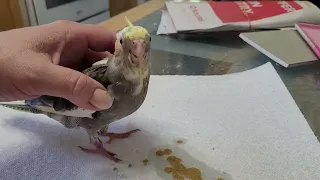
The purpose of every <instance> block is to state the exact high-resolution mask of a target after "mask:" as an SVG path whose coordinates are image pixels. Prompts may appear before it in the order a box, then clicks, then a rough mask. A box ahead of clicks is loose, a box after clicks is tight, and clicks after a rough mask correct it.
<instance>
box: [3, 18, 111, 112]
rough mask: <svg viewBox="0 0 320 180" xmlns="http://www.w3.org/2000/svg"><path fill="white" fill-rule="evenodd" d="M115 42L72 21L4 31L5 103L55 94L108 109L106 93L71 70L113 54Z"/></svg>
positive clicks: (104, 32) (105, 33)
mask: <svg viewBox="0 0 320 180" xmlns="http://www.w3.org/2000/svg"><path fill="white" fill-rule="evenodd" d="M115 40H116V36H115V33H114V32H111V31H108V30H106V29H104V28H102V27H99V26H97V25H87V24H80V23H75V22H71V21H56V22H53V23H50V24H46V25H41V26H35V27H27V28H21V29H14V30H10V31H5V32H0V101H16V100H26V99H32V98H36V97H39V96H41V95H50V96H57V97H63V98H65V99H68V100H70V101H71V102H72V103H74V104H76V105H78V106H79V107H82V108H86V109H91V110H98V109H107V108H109V107H110V106H111V105H112V98H111V97H110V96H109V94H108V93H107V91H106V88H105V87H103V86H102V85H101V84H100V83H99V82H97V81H95V80H94V79H92V78H90V77H88V76H86V75H84V74H82V73H80V72H78V71H75V70H72V69H81V68H83V67H84V66H88V65H91V64H92V63H94V62H96V61H99V60H101V59H103V58H104V57H106V56H107V55H108V54H109V55H110V53H107V52H106V51H108V52H111V53H113V52H114V44H115ZM70 68H72V69H70Z"/></svg>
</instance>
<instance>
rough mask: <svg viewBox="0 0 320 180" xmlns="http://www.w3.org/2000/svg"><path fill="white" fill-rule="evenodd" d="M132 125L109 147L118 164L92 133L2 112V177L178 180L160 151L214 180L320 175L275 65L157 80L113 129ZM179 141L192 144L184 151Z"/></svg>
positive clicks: (319, 151) (313, 145)
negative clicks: (94, 150)
mask: <svg viewBox="0 0 320 180" xmlns="http://www.w3.org/2000/svg"><path fill="white" fill-rule="evenodd" d="M133 128H140V129H141V130H142V131H141V132H138V133H135V134H133V135H132V136H130V137H129V138H128V139H125V140H114V141H112V144H111V145H105V147H107V148H109V150H110V151H113V152H116V153H117V154H118V155H119V158H121V159H123V160H124V163H123V164H115V163H112V162H111V161H110V160H108V159H106V158H104V157H102V156H100V155H92V154H86V153H83V152H82V151H80V150H79V149H78V147H77V146H78V145H82V146H84V147H91V146H89V145H88V143H89V141H88V137H87V135H86V133H85V131H84V130H82V129H73V130H69V129H65V128H63V127H62V125H60V124H59V123H58V122H55V121H54V120H51V119H49V118H47V117H46V116H44V115H33V114H28V113H23V112H17V111H14V110H11V109H7V108H4V107H1V108H0V179H1V180H9V179H10V180H11V179H15V180H16V179H28V180H29V179H33V180H40V179H41V180H43V179H46V180H51V179H52V180H53V179H65V180H69V179H72V180H73V179H74V180H82V179H83V180H88V179H94V180H100V179H103V180H117V179H119V180H120V179H128V180H158V179H170V175H167V174H165V173H163V168H164V163H165V160H161V158H156V157H154V155H153V154H154V152H153V148H155V147H157V146H159V145H161V146H171V147H172V148H173V151H174V152H175V153H177V156H180V157H181V158H182V160H183V161H184V162H185V163H186V164H187V166H194V167H198V168H200V169H201V171H202V174H203V177H204V179H205V180H207V179H208V180H209V179H210V180H211V179H214V178H216V177H217V176H222V177H225V179H226V180H227V179H232V180H271V179H281V180H301V179H303V180H317V179H319V178H320V145H319V142H318V141H317V139H316V137H315V136H314V134H313V132H312V131H311V129H310V128H309V126H308V124H307V122H306V120H305V119H304V117H303V115H302V114H301V112H300V111H299V109H298V107H297V105H296V104H295V102H294V100H293V99H292V97H291V96H290V94H289V92H288V91H287V89H286V87H285V86H284V84H283V83H282V81H281V79H280V78H279V76H278V75H277V73H276V71H275V70H274V69H273V67H272V65H271V64H270V63H268V64H266V65H263V66H261V67H258V68H255V69H253V70H250V71H246V72H242V73H237V74H231V75H223V76H205V77H203V76H152V77H151V82H150V89H149V93H148V96H147V99H146V101H145V103H144V104H143V105H142V107H141V108H140V109H139V110H138V112H136V113H135V114H133V115H131V116H129V117H127V118H125V119H123V120H121V121H118V122H116V123H113V124H112V126H111V130H112V131H126V130H131V129H133ZM179 138H181V139H183V140H184V141H185V144H183V145H175V144H174V142H175V141H176V140H177V139H179ZM104 140H105V139H104ZM213 148H214V149H213ZM145 158H146V159H149V165H147V166H144V165H143V164H142V163H141V161H142V160H143V159H145ZM128 163H131V164H132V167H131V168H128V167H127V165H128ZM114 167H117V168H118V170H117V171H114V170H113V168H114Z"/></svg>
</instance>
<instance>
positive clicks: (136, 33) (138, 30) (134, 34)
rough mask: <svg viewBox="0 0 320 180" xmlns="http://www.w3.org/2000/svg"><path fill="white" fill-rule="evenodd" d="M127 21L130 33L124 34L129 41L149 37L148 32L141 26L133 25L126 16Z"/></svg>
mask: <svg viewBox="0 0 320 180" xmlns="http://www.w3.org/2000/svg"><path fill="white" fill-rule="evenodd" d="M125 21H126V23H127V25H128V27H129V29H128V31H126V32H125V33H124V37H126V38H129V39H136V38H145V37H146V35H148V34H149V33H148V31H147V30H146V29H145V28H143V27H141V26H135V25H133V24H132V23H131V21H130V20H129V19H128V18H127V16H125Z"/></svg>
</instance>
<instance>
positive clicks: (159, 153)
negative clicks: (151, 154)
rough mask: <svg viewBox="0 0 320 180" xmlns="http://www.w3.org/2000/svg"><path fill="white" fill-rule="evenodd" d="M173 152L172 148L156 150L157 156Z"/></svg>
mask: <svg viewBox="0 0 320 180" xmlns="http://www.w3.org/2000/svg"><path fill="white" fill-rule="evenodd" d="M171 153H172V150H171V149H164V150H163V151H162V150H158V151H157V152H156V155H157V156H163V155H170V154H171Z"/></svg>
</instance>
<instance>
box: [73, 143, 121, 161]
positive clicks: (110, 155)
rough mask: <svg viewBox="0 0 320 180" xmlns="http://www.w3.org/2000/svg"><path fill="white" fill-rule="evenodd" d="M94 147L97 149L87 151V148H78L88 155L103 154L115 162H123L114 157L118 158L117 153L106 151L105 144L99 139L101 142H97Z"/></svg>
mask: <svg viewBox="0 0 320 180" xmlns="http://www.w3.org/2000/svg"><path fill="white" fill-rule="evenodd" d="M94 145H95V146H96V149H87V148H83V147H81V146H78V147H79V148H80V149H81V150H82V151H84V152H86V153H92V154H101V155H103V156H105V157H107V158H108V159H110V160H112V161H114V162H120V161H122V160H121V159H119V158H116V157H114V156H116V154H115V153H113V152H110V151H107V150H106V149H104V147H103V144H102V142H101V140H100V139H99V142H96V143H95V144H94Z"/></svg>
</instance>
